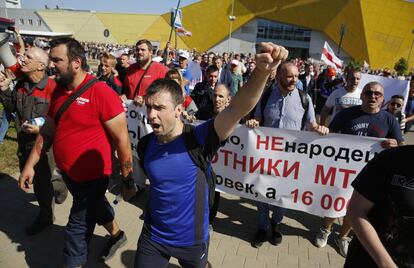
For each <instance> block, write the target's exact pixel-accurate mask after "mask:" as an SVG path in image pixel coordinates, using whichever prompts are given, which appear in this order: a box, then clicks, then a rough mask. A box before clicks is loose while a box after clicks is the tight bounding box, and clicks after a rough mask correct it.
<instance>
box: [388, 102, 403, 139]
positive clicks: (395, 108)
mask: <svg viewBox="0 0 414 268" xmlns="http://www.w3.org/2000/svg"><path fill="white" fill-rule="evenodd" d="M403 105H404V97H403V96H402V95H394V96H392V97H391V100H390V102H388V105H387V109H386V110H385V111H387V112H389V113H391V114H393V115H394V116H395V119H397V121H398V123H399V124H400V129H401V131H404V128H405V114H404V113H403V112H402V106H403Z"/></svg>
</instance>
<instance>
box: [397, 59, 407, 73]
mask: <svg viewBox="0 0 414 268" xmlns="http://www.w3.org/2000/svg"><path fill="white" fill-rule="evenodd" d="M394 70H395V71H396V72H397V74H398V75H405V74H407V71H408V61H407V60H406V59H405V58H400V59H399V60H398V61H397V62H396V63H395V65H394Z"/></svg>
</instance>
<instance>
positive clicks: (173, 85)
mask: <svg viewBox="0 0 414 268" xmlns="http://www.w3.org/2000/svg"><path fill="white" fill-rule="evenodd" d="M159 92H168V93H170V95H171V100H172V101H173V103H174V105H175V106H177V105H179V104H183V102H184V96H183V90H182V89H181V87H180V85H179V84H178V83H177V82H175V81H174V80H171V79H168V78H161V79H157V80H155V81H154V82H152V84H151V85H150V86H149V87H148V89H147V95H146V98H149V97H152V96H154V95H155V94H157V93H159Z"/></svg>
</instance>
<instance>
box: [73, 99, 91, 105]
mask: <svg viewBox="0 0 414 268" xmlns="http://www.w3.org/2000/svg"><path fill="white" fill-rule="evenodd" d="M89 102H90V100H89V99H86V98H82V97H78V98H76V104H78V105H81V106H84V105H85V104H86V103H89Z"/></svg>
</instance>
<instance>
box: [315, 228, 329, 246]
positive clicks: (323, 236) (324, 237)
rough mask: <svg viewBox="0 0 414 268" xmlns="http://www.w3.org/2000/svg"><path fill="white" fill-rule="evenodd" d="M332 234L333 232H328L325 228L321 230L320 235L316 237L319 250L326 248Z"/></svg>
mask: <svg viewBox="0 0 414 268" xmlns="http://www.w3.org/2000/svg"><path fill="white" fill-rule="evenodd" d="M330 234H331V231H329V230H326V229H325V228H321V229H319V233H318V234H317V235H316V237H315V246H317V247H318V248H323V247H324V246H326V244H327V243H328V238H329V235H330Z"/></svg>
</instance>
